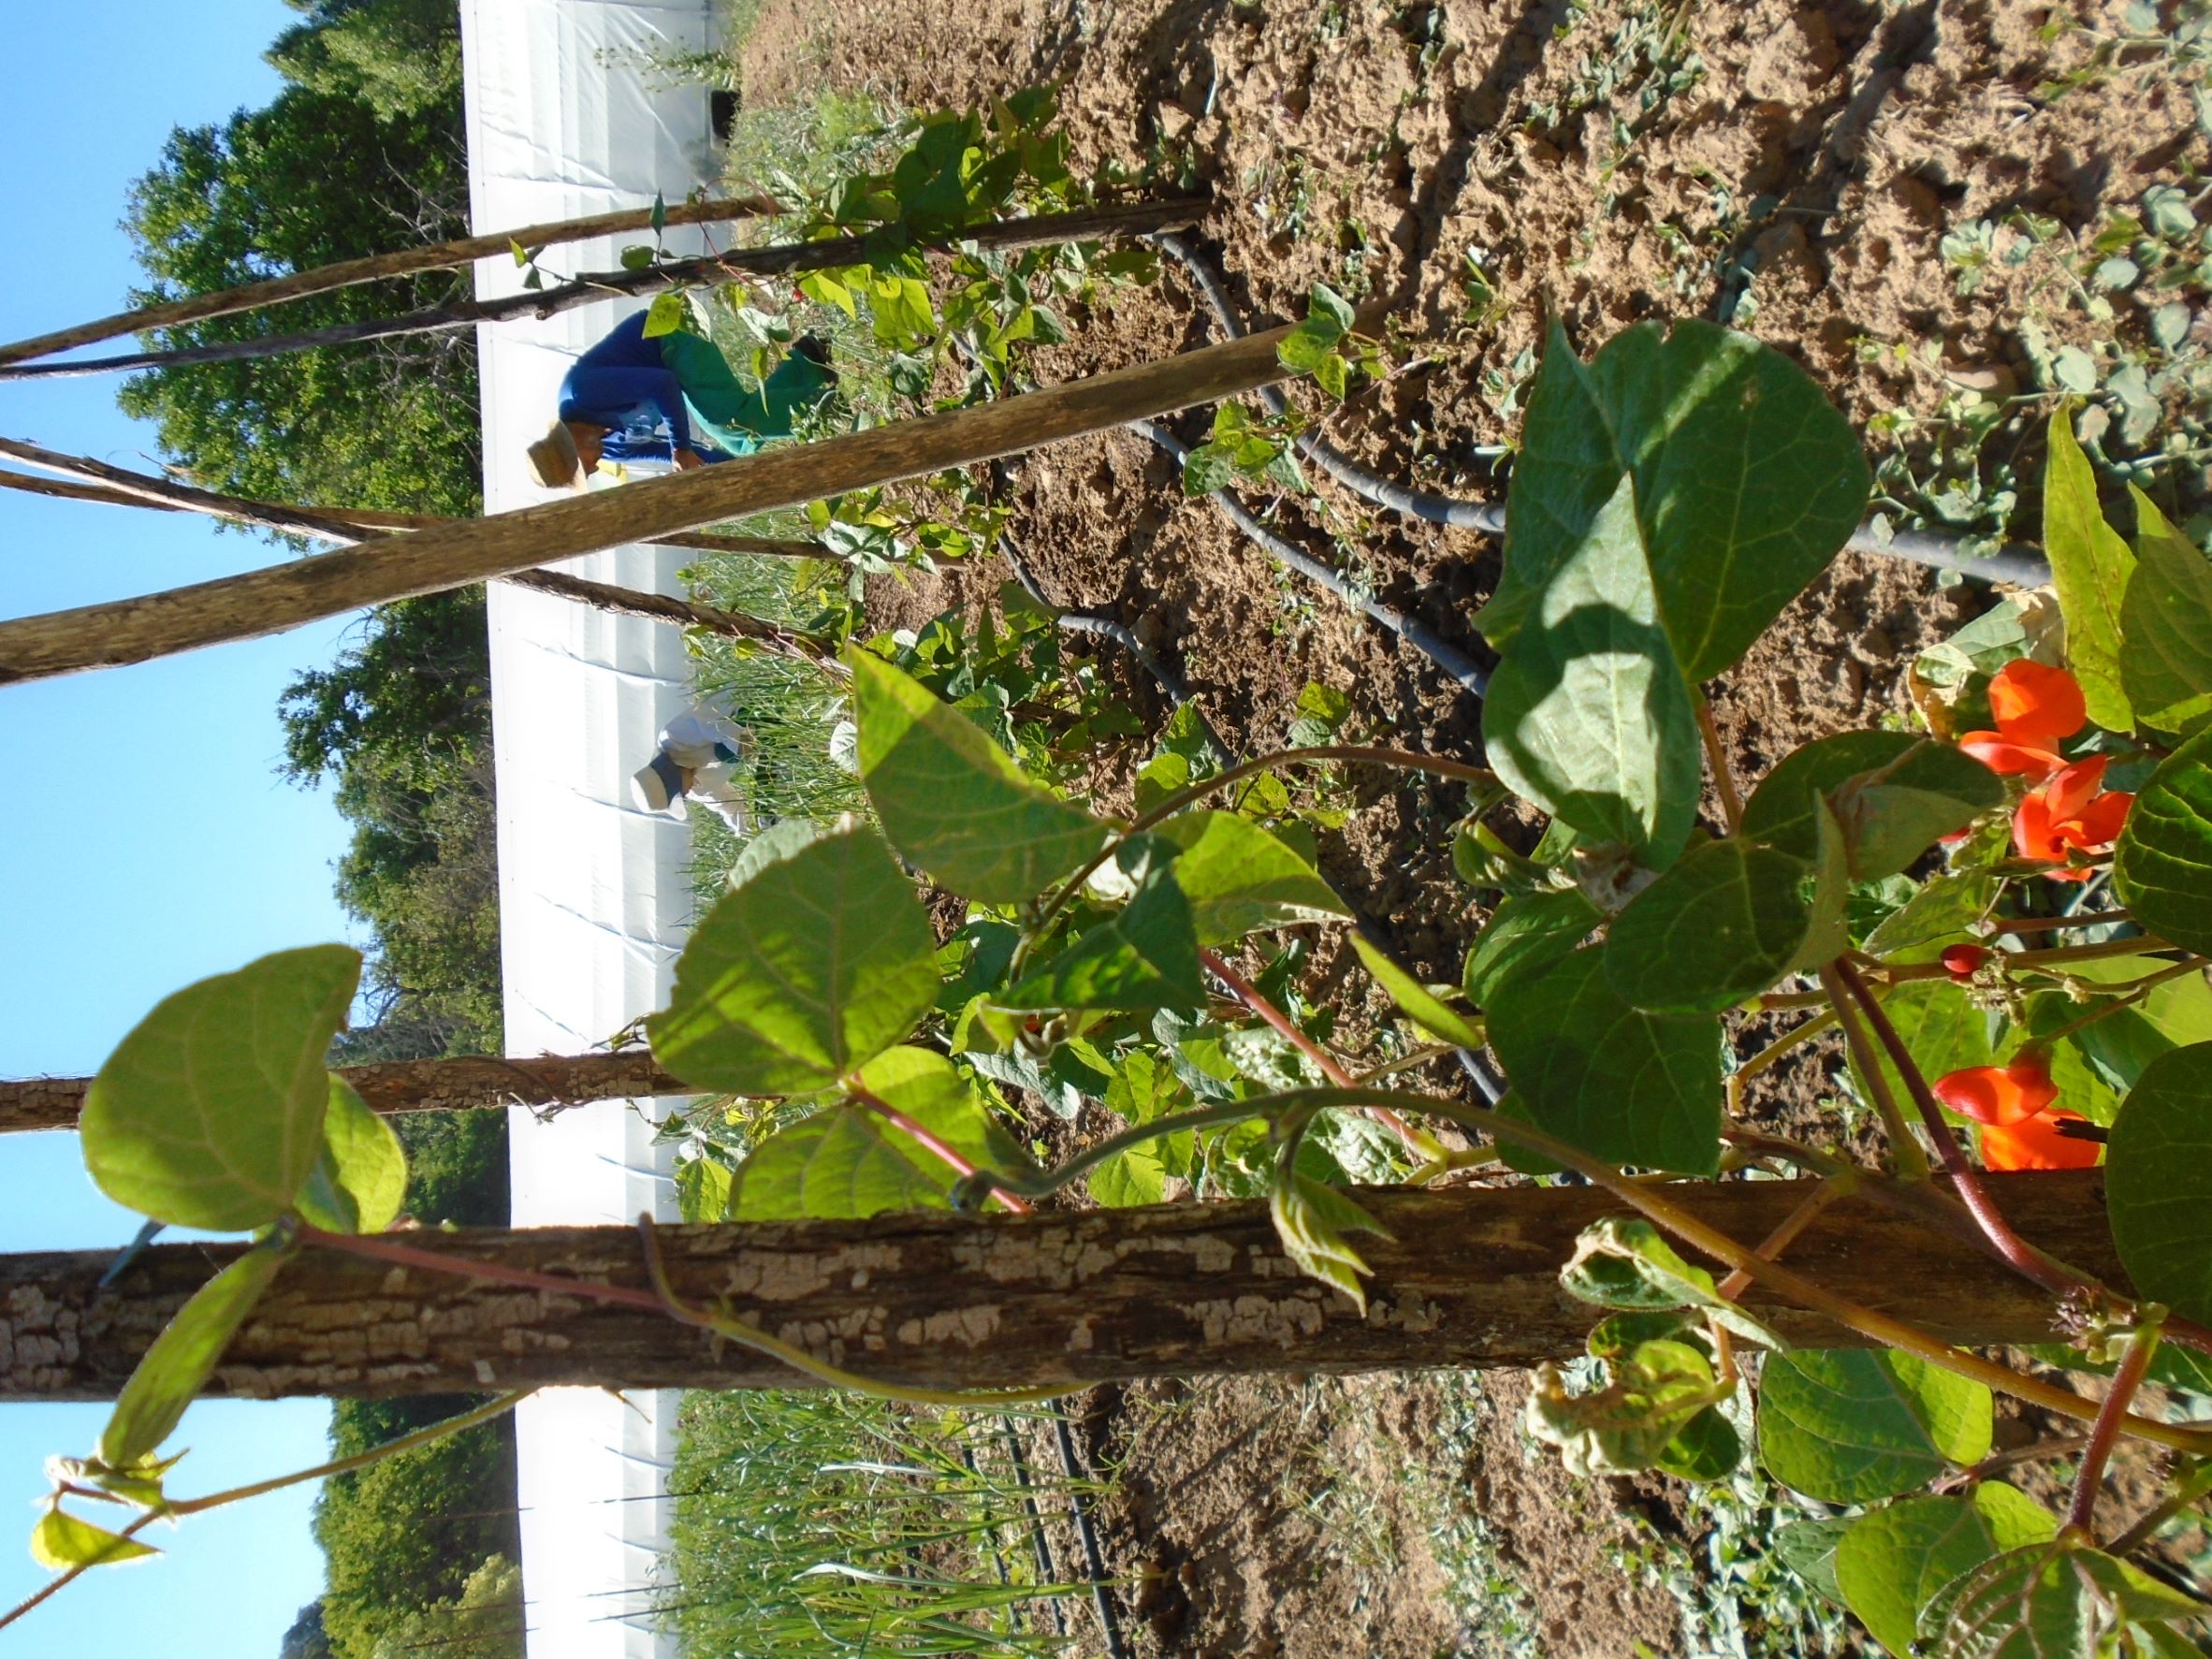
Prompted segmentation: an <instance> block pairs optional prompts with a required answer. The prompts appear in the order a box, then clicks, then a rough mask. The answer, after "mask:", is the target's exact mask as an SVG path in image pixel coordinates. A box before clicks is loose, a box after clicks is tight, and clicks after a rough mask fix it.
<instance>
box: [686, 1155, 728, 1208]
mask: <svg viewBox="0 0 2212 1659" xmlns="http://www.w3.org/2000/svg"><path fill="white" fill-rule="evenodd" d="M676 1207H677V1214H679V1215H682V1216H683V1218H684V1219H685V1220H686V1221H690V1222H702V1221H727V1220H728V1219H729V1218H730V1166H729V1165H727V1164H725V1163H723V1162H722V1161H721V1160H720V1158H714V1157H693V1158H688V1159H686V1160H685V1161H684V1162H683V1163H681V1164H678V1165H677V1171H676Z"/></svg>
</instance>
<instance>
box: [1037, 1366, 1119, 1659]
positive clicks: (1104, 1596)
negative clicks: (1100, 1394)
mask: <svg viewBox="0 0 2212 1659" xmlns="http://www.w3.org/2000/svg"><path fill="white" fill-rule="evenodd" d="M1050 1409H1051V1411H1052V1419H1053V1433H1054V1435H1055V1438H1057V1439H1058V1441H1059V1443H1060V1467H1061V1469H1062V1470H1064V1471H1065V1472H1066V1474H1067V1476H1068V1507H1069V1509H1070V1511H1071V1512H1072V1513H1073V1514H1074V1516H1075V1534H1076V1536H1077V1537H1079V1538H1081V1539H1082V1540H1083V1560H1084V1566H1085V1567H1087V1568H1088V1569H1089V1571H1090V1575H1091V1606H1092V1607H1093V1608H1095V1609H1096V1610H1097V1612H1098V1615H1099V1631H1100V1632H1101V1633H1102V1634H1103V1635H1104V1636H1105V1637H1106V1653H1107V1659H1128V1653H1129V1651H1128V1648H1127V1647H1125V1646H1124V1645H1123V1643H1122V1639H1121V1621H1120V1620H1119V1619H1117V1618H1116V1617H1114V1612H1113V1596H1112V1595H1111V1594H1109V1593H1108V1591H1107V1588H1106V1557H1105V1554H1104V1552H1103V1551H1102V1550H1099V1535H1098V1533H1097V1531H1096V1530H1094V1529H1093V1527H1092V1526H1091V1515H1090V1508H1089V1506H1087V1505H1085V1504H1084V1501H1083V1488H1082V1483H1083V1482H1084V1481H1086V1480H1088V1479H1089V1478H1090V1474H1089V1471H1088V1469H1087V1468H1086V1467H1085V1466H1084V1462H1083V1460H1082V1459H1081V1458H1080V1457H1078V1456H1077V1455H1076V1452H1075V1436H1074V1434H1073V1433H1071V1432H1070V1429H1069V1427H1068V1414H1067V1413H1066V1412H1064V1411H1062V1410H1061V1409H1060V1408H1059V1407H1058V1406H1057V1405H1055V1406H1053V1407H1051V1408H1050Z"/></svg>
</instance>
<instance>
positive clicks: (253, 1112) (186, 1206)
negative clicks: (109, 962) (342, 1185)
mask: <svg viewBox="0 0 2212 1659" xmlns="http://www.w3.org/2000/svg"><path fill="white" fill-rule="evenodd" d="M360 972H361V954H360V953H359V952H358V951H356V950H353V949H351V948H350V947H348V946H345V945H314V946H311V947H309V948H308V949H306V950H300V951H280V952H278V953H275V954H274V955H269V956H264V957H262V958H261V959H260V960H259V961H257V962H253V963H249V964H248V965H247V966H246V967H244V968H240V969H239V970H238V971H237V972H236V973H225V974H217V975H216V976H215V977H214V978H212V979H206V980H202V981H200V982H198V983H197V984H195V985H187V986H186V987H185V988H184V989H183V990H182V991H179V992H177V993H176V994H175V995H174V996H171V997H165V998H163V999H162V1001H161V1002H160V1003H159V1004H158V1005H156V1006H155V1008H154V1010H153V1012H152V1013H150V1014H148V1015H147V1016H146V1017H145V1018H144V1019H143V1020H141V1021H140V1022H139V1023H138V1026H137V1027H136V1028H135V1029H133V1030H132V1032H131V1033H130V1035H129V1036H127V1037H125V1038H124V1040H123V1041H122V1042H121V1043H120V1044H119V1045H118V1046H117V1047H116V1050H115V1052H114V1053H113V1054H112V1055H109V1057H108V1063H107V1064H106V1065H105V1066H102V1067H101V1068H100V1072H99V1075H98V1076H97V1077H95V1078H94V1079H93V1083H92V1088H91V1091H90V1092H89V1093H88V1094H87V1096H86V1097H85V1102H84V1113H83V1117H82V1120H81V1122H80V1128H81V1131H82V1134H83V1139H84V1161H85V1167H86V1168H87V1169H89V1170H90V1171H92V1177H93V1179H94V1181H95V1182H97V1183H98V1184H99V1187H100V1190H101V1191H102V1192H105V1193H106V1194H107V1195H108V1196H109V1198H111V1199H113V1200H114V1201H116V1202H117V1203H119V1204H124V1205H127V1206H128V1207H130V1208H131V1209H134V1210H137V1211H138V1212H139V1213H141V1214H142V1215H151V1216H153V1218H154V1219H155V1220H157V1221H167V1222H168V1223H169V1224H170V1225H172V1226H177V1227H204V1228H208V1229H210V1230H215V1231H223V1232H231V1231H240V1230H245V1229H248V1228H255V1227H263V1226H266V1225H268V1224H269V1222H271V1221H274V1220H275V1219H276V1218H277V1217H278V1216H280V1215H283V1214H284V1212H285V1211H286V1210H288V1209H290V1208H291V1207H292V1201H293V1200H294V1198H295V1197H297V1196H298V1192H299V1189H300V1186H301V1185H302V1184H303V1183H304V1182H305V1181H306V1180H307V1177H308V1172H309V1171H312V1170H313V1168H314V1166H315V1160H316V1159H317V1158H318V1157H321V1156H322V1147H323V1113H324V1110H325V1106H326V1104H327V1101H328V1099H329V1094H330V1084H329V1081H328V1076H327V1072H326V1071H325V1070H324V1066H323V1055H324V1054H325V1052H326V1051H327V1049H328V1048H329V1046H330V1039H331V1038H332V1037H334V1036H336V1035H337V1034H338V1031H339V1029H340V1028H341V1027H342V1026H343V1025H344V1024H345V1012H346V1010H347V1008H348V1007H350V1006H351V1005H352V1002H353V999H354V986H355V984H356V982H357V981H358V980H359V978H360Z"/></svg>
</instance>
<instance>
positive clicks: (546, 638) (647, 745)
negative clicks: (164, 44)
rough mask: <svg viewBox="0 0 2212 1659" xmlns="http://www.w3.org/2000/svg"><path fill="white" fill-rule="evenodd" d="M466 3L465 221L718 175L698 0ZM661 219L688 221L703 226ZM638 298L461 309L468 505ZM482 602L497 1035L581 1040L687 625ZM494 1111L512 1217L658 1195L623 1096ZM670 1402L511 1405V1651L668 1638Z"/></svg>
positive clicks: (595, 258)
mask: <svg viewBox="0 0 2212 1659" xmlns="http://www.w3.org/2000/svg"><path fill="white" fill-rule="evenodd" d="M460 24H461V43H462V51H463V54H464V64H465V67H466V81H467V105H468V135H469V177H470V190H471V197H472V203H471V205H472V210H473V221H474V226H475V229H476V231H477V232H478V233H479V234H481V233H485V232H488V231H493V230H499V229H506V228H515V227H518V226H525V225H532V224H540V223H544V222H546V221H551V220H560V219H570V218H576V217H580V216H582V215H585V214H588V213H603V212H607V211H613V210H616V209H619V208H636V207H648V206H650V205H651V203H652V199H653V196H654V194H655V192H659V193H661V194H662V195H663V196H665V197H666V198H667V199H668V200H670V201H677V200H680V199H681V198H682V197H683V196H685V195H687V194H688V193H689V192H691V190H692V189H694V188H695V187H697V186H699V185H701V184H704V183H709V182H713V181H714V180H715V178H716V168H715V166H714V158H713V155H712V146H711V135H710V131H709V126H708V116H707V95H706V91H705V90H704V89H703V88H701V87H699V86H697V85H691V86H677V85H674V84H672V82H673V77H671V76H670V75H668V74H667V73H666V72H665V71H663V70H659V69H657V68H656V66H655V60H656V58H658V59H659V60H661V61H663V62H664V61H666V60H667V59H668V58H669V57H670V56H672V55H673V54H675V53H677V52H690V51H700V50H703V49H705V48H706V46H707V45H708V43H709V35H710V28H711V24H712V19H711V16H710V7H709V0H461V7H460ZM620 240H623V241H636V240H649V239H648V238H647V237H645V236H638V237H628V238H623V239H620ZM669 241H670V244H671V245H672V246H675V247H677V248H682V249H695V248H698V247H700V246H702V245H703V243H702V242H701V241H700V240H699V233H698V232H697V231H675V230H672V231H671V233H670V236H669ZM619 253H620V249H619V247H618V245H617V242H616V240H609V239H602V240H598V241H591V242H579V243H574V244H569V245H566V246H563V247H560V248H556V249H554V250H551V251H550V252H549V253H548V254H547V255H546V263H547V266H548V267H549V268H550V269H558V270H561V271H589V270H606V269H614V268H615V267H616V266H617V265H618V258H619ZM521 277H522V272H521V271H519V270H517V269H516V268H515V266H514V264H513V262H512V261H511V260H509V259H505V258H497V259H488V260H485V261H483V262H481V263H480V264H479V265H478V266H477V269H476V291H477V293H478V294H479V295H480V296H484V297H487V298H488V297H491V296H495V295H503V294H510V293H514V292H516V291H517V289H518V287H519V286H520V280H521ZM634 304H635V302H628V305H626V306H624V307H622V308H618V305H617V304H616V303H614V302H609V303H606V304H601V305H592V306H587V307H583V308H580V309H578V310H575V311H569V312H563V313H560V314H559V315H557V316H553V317H549V318H546V319H543V320H538V319H531V318H522V319H516V320H512V321H508V322H503V323H500V324H496V325H491V324H486V325H480V326H479V328H478V332H477V345H478V351H479V362H480V364H481V371H482V381H483V406H484V500H485V510H486V511H487V512H489V513H499V512H506V511H509V510H511V509H514V508H517V507H522V506H527V505H529V504H531V503H532V502H541V501H544V500H546V492H545V491H544V490H543V489H542V488H540V487H539V486H538V484H537V483H536V481H535V480H534V479H533V478H532V477H531V473H530V471H529V468H528V465H527V463H526V461H525V459H524V456H523V448H524V445H525V444H528V443H529V442H530V441H531V439H533V438H536V437H538V436H539V435H540V434H542V433H543V432H544V430H545V429H546V426H547V424H548V423H549V422H550V421H551V419H552V416H553V408H554V401H555V396H556V390H557V388H558V387H559V386H560V379H561V376H562V375H563V374H564V373H565V372H566V371H567V369H568V365H569V363H570V361H571V360H572V359H573V358H574V357H575V356H576V354H577V353H578V352H580V351H582V350H583V349H584V348H585V347H586V346H588V345H589V344H590V343H591V342H593V341H595V340H597V339H598V338H599V337H600V336H601V335H602V334H603V333H604V332H605V331H606V330H607V329H608V328H609V327H613V326H614V324H615V323H616V322H617V321H618V320H619V318H620V316H621V314H622V310H623V309H630V308H633V307H634ZM679 559H680V555H678V554H677V553H676V552H675V551H674V550H672V549H668V548H658V549H656V548H648V547H634V546H633V547H623V548H618V549H617V550H615V551H612V552H607V553H600V554H594V555H591V556H589V557H587V558H583V559H577V560H569V561H567V562H565V563H563V564H561V565H560V566H559V567H557V568H560V569H562V570H566V571H571V572H573V573H574V574H575V575H581V576H587V577H589V578H592V579H594V580H597V581H602V582H614V583H618V584H620V585H621V586H624V587H628V588H642V589H660V590H662V591H670V592H673V591H675V590H676V589H677V584H676V580H675V573H676V568H677V563H678V561H679ZM489 610H490V621H491V689H492V732H493V744H494V754H495V756H496V764H497V772H496V776H497V783H498V792H499V868H500V915H501V934H502V940H501V956H502V968H503V972H504V975H505V985H506V1031H507V1052H508V1053H510V1054H513V1055H535V1054H546V1053H554V1054H575V1053H579V1052H581V1051H583V1050H586V1049H589V1048H590V1047H592V1046H593V1045H594V1044H597V1043H601V1042H604V1041H606V1040H607V1039H608V1038H610V1037H611V1036H613V1035H614V1034H615V1033H616V1032H617V1031H618V1030H619V1029H621V1027H623V1026H625V1025H627V1024H628V1023H629V1022H631V1021H632V1020H633V1019H635V1018H637V1017H638V1016H639V1015H641V1014H644V1013H648V1012H649V1011H652V1010H654V1009H656V1008H658V1007H660V1006H661V1005H662V1002H663V1001H664V1000H665V999H666V997H667V993H668V989H669V983H670V980H671V977H672V974H673V971H674V965H675V961H676V955H677V951H678V950H679V949H680V948H681V946H682V943H683V937H684V931H685V928H686V925H687V924H688V923H689V921H690V918H691V914H692V910H693V904H692V900H691V892H690V884H689V882H688V880H686V877H685V874H684V868H685V864H686V862H687V859H688V856H689V850H690V843H689V839H688V837H687V832H686V830H685V828H684V826H683V824H681V823H680V822H677V821H675V820H674V819H669V818H662V817H658V816H654V815H651V814H648V813H646V812H644V811H642V810H641V809H639V808H636V807H635V806H634V805H633V803H632V801H631V799H630V793H629V778H630V774H631V773H632V772H633V771H634V770H635V769H636V768H637V767H638V766H640V765H642V764H645V762H646V761H648V760H649V759H650V758H651V756H652V753H653V748H654V738H655V735H656V733H657V732H658V731H659V729H660V726H661V724H662V721H663V720H666V719H667V718H668V717H669V716H671V715H673V714H675V713H677V711H678V710H680V709H681V708H682V707H683V706H685V704H686V702H687V701H688V696H687V685H688V680H689V676H688V672H687V667H686V659H685V655H684V648H683V640H682V637H681V635H680V634H679V633H678V632H677V630H676V629H673V628H670V627H668V626H666V625H665V624H662V623H655V622H648V621H644V620H641V619H638V618H630V617H618V616H612V615H609V614H607V613H605V612H603V611H598V610H594V609H591V608H589V607H587V606H583V605H578V604H571V603H569V602H567V601H564V600H560V599H555V598H552V597H550V596H549V595H545V594H539V593H532V592H528V591H524V590H521V589H515V588H511V587H507V586H505V585H503V584H500V583H494V584H492V586H491V589H490V604H489ZM663 1104H664V1103H663ZM509 1128H510V1131H511V1134H510V1142H511V1146H512V1152H511V1155H510V1157H511V1167H512V1170H513V1175H514V1217H515V1225H516V1226H517V1227H533V1226H548V1225H553V1224H558V1223H574V1224H589V1223H626V1222H629V1221H633V1220H634V1219H635V1217H636V1216H637V1215H638V1214H639V1212H640V1211H645V1210H650V1211H653V1212H655V1213H656V1214H657V1215H662V1216H663V1217H666V1218H670V1219H673V1218H674V1215H675V1198H674V1189H673V1187H672V1186H670V1184H669V1180H668V1173H669V1158H668V1157H667V1152H668V1149H667V1148H666V1147H655V1146H654V1145H653V1144H652V1128H651V1124H650V1122H649V1121H648V1116H647V1114H646V1113H644V1112H642V1111H640V1110H638V1109H637V1108H636V1107H634V1106H633V1104H631V1103H628V1102H621V1101H608V1102H604V1103H603V1104H600V1105H597V1106H592V1107H586V1108H580V1109H575V1110H572V1111H569V1112H565V1113H561V1114H560V1116H558V1117H556V1118H554V1119H552V1120H551V1121H549V1122H546V1123H539V1122H536V1121H535V1120H533V1118H532V1116H531V1113H529V1112H527V1111H525V1110H522V1109H519V1108H517V1109H515V1110H514V1111H513V1113H511V1120H510V1124H509ZM676 1401H677V1396H676V1395H675V1394H674V1393H639V1394H634V1395H633V1396H631V1397H630V1399H629V1401H628V1402H627V1403H625V1402H623V1401H620V1400H617V1399H616V1398H614V1397H613V1396H612V1395H609V1394H605V1393H602V1392H597V1391H594V1390H555V1391H551V1392H548V1393H545V1394H540V1395H537V1396H535V1397H534V1398H532V1399H531V1400H529V1401H526V1402H525V1403H524V1404H523V1405H522V1407H521V1408H520V1409H519V1410H518V1411H517V1413H516V1427H517V1438H518V1441H519V1449H520V1458H519V1467H520V1478H519V1489H520V1490H519V1494H518V1499H519V1503H520V1506H521V1511H522V1513H521V1526H522V1573H523V1590H524V1595H525V1598H526V1606H527V1611H528V1623H529V1631H530V1634H529V1652H530V1654H531V1659H673V1655H674V1652H675V1645H674V1642H673V1640H672V1639H671V1638H669V1637H661V1636H657V1635H656V1634H655V1633H654V1632H653V1631H652V1630H651V1629H650V1621H649V1619H648V1618H647V1617H645V1616H644V1609H645V1608H646V1607H647V1605H648V1594H647V1593H646V1589H645V1586H646V1585H647V1583H648V1575H649V1573H650V1571H651V1569H652V1566H653V1563H654V1557H655V1554H656V1552H657V1550H659V1549H660V1548H661V1547H662V1545H663V1544H664V1543H665V1541H666V1538H667V1527H668V1521H669V1519H670V1509H671V1506H670V1504H669V1500H668V1498H667V1496H666V1470H667V1467H668V1463H669V1460H670V1454H671V1452H672V1449H673V1446H674V1441H675V1407H676Z"/></svg>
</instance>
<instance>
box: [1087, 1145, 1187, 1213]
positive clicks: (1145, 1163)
mask: <svg viewBox="0 0 2212 1659" xmlns="http://www.w3.org/2000/svg"><path fill="white" fill-rule="evenodd" d="M1084 1185H1085V1186H1088V1187H1089V1188H1090V1194H1091V1197H1092V1198H1094V1199H1096V1200H1097V1201H1099V1203H1101V1204H1103V1205H1104V1206H1105V1207H1106V1208H1107V1209H1109V1210H1131V1209H1135V1208H1136V1207H1138V1206H1139V1205H1141V1204H1157V1203H1159V1202H1160V1201H1162V1200H1164V1199H1165V1198H1166V1197H1167V1196H1168V1171H1167V1166H1166V1164H1165V1163H1164V1162H1162V1161H1161V1158H1160V1151H1159V1142H1157V1141H1146V1142H1141V1143H1139V1144H1138V1145H1135V1146H1130V1147H1125V1148H1124V1149H1123V1150H1122V1151H1120V1152H1117V1153H1115V1154H1114V1155H1113V1157H1110V1158H1108V1159H1107V1160H1106V1161H1105V1162H1104V1163H1102V1164H1099V1165H1098V1166H1096V1167H1095V1168H1093V1169H1092V1171H1091V1172H1090V1175H1089V1177H1088V1179H1087V1180H1086V1181H1085V1183H1084Z"/></svg>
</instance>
